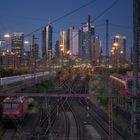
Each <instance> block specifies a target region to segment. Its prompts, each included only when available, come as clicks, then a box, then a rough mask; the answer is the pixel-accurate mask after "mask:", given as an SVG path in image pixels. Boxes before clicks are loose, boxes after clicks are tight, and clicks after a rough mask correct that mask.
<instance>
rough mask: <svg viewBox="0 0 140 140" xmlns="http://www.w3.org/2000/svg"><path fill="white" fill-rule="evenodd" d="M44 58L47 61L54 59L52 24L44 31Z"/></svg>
mask: <svg viewBox="0 0 140 140" xmlns="http://www.w3.org/2000/svg"><path fill="white" fill-rule="evenodd" d="M42 57H43V58H44V59H47V60H50V59H51V58H52V26H51V25H50V24H49V25H48V26H46V27H45V28H44V29H43V31H42Z"/></svg>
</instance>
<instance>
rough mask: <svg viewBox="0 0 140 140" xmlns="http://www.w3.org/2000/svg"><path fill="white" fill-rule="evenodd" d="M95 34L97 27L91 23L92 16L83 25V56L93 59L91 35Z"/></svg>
mask: <svg viewBox="0 0 140 140" xmlns="http://www.w3.org/2000/svg"><path fill="white" fill-rule="evenodd" d="M93 36H95V27H94V26H93V25H91V21H90V16H88V21H87V23H85V24H83V27H82V58H84V59H89V60H92V50H91V49H92V48H91V37H92V38H93Z"/></svg>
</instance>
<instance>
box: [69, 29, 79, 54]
mask: <svg viewBox="0 0 140 140" xmlns="http://www.w3.org/2000/svg"><path fill="white" fill-rule="evenodd" d="M79 50H80V30H79V29H75V28H74V27H71V28H69V51H70V53H71V55H72V56H79V54H80V52H79Z"/></svg>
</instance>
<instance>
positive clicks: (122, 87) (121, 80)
mask: <svg viewBox="0 0 140 140" xmlns="http://www.w3.org/2000/svg"><path fill="white" fill-rule="evenodd" d="M110 81H111V83H112V85H113V92H114V93H117V94H126V95H131V94H132V92H133V78H132V77H127V76H124V75H121V74H117V73H113V74H112V75H110ZM139 88H140V86H139V87H138V89H137V90H138V93H140V89H139Z"/></svg>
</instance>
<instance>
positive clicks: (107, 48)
mask: <svg viewBox="0 0 140 140" xmlns="http://www.w3.org/2000/svg"><path fill="white" fill-rule="evenodd" d="M108 57H109V47H108V19H107V20H106V66H108Z"/></svg>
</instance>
